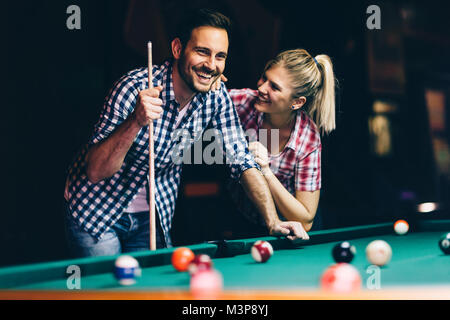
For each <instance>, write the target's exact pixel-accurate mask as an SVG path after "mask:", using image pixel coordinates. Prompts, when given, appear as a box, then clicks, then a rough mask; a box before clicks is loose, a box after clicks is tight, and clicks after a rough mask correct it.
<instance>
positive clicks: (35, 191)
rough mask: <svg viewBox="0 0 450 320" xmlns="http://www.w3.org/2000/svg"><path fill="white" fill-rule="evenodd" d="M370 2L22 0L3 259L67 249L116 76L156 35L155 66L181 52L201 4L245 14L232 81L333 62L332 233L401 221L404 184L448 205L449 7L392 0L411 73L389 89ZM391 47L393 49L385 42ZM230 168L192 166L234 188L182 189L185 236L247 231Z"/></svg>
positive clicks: (181, 231)
mask: <svg viewBox="0 0 450 320" xmlns="http://www.w3.org/2000/svg"><path fill="white" fill-rule="evenodd" d="M72 4H76V5H78V6H79V7H80V8H81V14H82V25H81V30H68V29H67V28H66V19H67V17H68V15H67V14H66V8H67V7H68V6H69V5H72ZM369 4H371V3H369V2H366V1H352V2H346V3H345V6H344V5H342V4H341V3H340V2H336V1H322V2H320V3H317V2H311V1H288V0H278V1H268V0H250V1H237V0H222V1H189V2H187V1H174V0H168V1H162V0H154V1H137V0H134V1H132V0H131V1H114V2H112V1H106V0H99V1H95V2H94V1H86V0H82V1H65V0H63V1H44V0H42V1H25V2H20V3H9V4H8V7H7V12H8V20H7V43H8V45H7V49H6V54H7V60H6V61H7V64H6V68H5V69H6V70H7V77H6V80H7V82H8V86H7V100H6V104H5V105H4V107H3V109H2V111H3V116H4V118H3V125H2V133H3V134H4V135H3V136H4V137H5V139H4V146H5V149H4V150H5V151H4V153H3V157H2V164H3V166H2V168H3V169H4V171H5V174H4V177H5V179H4V180H3V181H4V182H3V184H2V199H3V201H2V203H3V208H2V209H1V212H2V215H1V219H2V220H1V221H2V222H1V223H0V243H1V252H2V256H1V258H0V264H2V265H8V264H19V263H29V262H35V261H45V260H55V259H63V258H66V257H67V248H66V246H65V242H64V229H63V216H62V211H61V201H62V192H63V186H64V180H65V170H66V168H67V166H68V165H69V163H70V161H71V159H72V157H73V156H74V154H75V152H76V150H77V149H78V148H79V147H80V146H81V145H82V144H83V143H85V142H86V140H87V139H88V137H89V135H90V134H91V131H92V128H93V125H94V123H95V122H96V121H97V117H98V114H99V112H100V109H101V107H102V103H103V99H104V97H105V96H106V94H107V92H108V90H109V89H110V88H111V86H112V84H113V83H114V81H115V80H117V79H118V78H119V77H120V76H121V75H122V74H124V73H125V72H127V71H129V70H131V69H133V68H136V67H139V66H143V65H145V64H146V55H145V43H146V41H148V40H152V41H154V43H155V45H154V62H155V63H156V62H162V61H163V60H164V59H165V58H166V57H167V56H168V55H169V53H170V51H169V41H170V40H171V33H172V32H173V27H174V23H175V22H174V21H176V20H177V19H178V18H179V17H180V16H181V15H182V14H183V13H184V12H185V9H186V8H187V7H192V6H196V7H204V6H206V7H212V8H216V9H219V10H220V11H222V12H223V13H225V14H227V15H228V16H230V17H231V18H232V19H233V21H234V28H235V30H234V33H233V38H232V42H231V47H230V55H229V59H228V61H227V67H226V72H225V73H226V75H227V77H228V78H229V82H228V84H227V85H228V87H229V88H240V87H252V88H255V84H256V81H257V79H258V77H259V76H260V72H261V71H262V68H263V66H264V64H265V62H266V61H267V60H268V59H269V58H271V57H272V56H273V55H274V54H275V53H276V52H278V51H280V50H284V49H288V48H296V47H303V48H306V49H307V50H308V51H310V52H311V53H312V54H314V55H317V54H320V53H326V54H328V55H329V56H331V57H332V59H333V62H334V66H335V72H336V76H337V78H338V80H339V90H338V96H337V102H338V103H337V116H338V117H337V130H336V131H335V132H333V133H332V134H331V135H329V136H326V137H323V141H322V142H323V156H322V166H323V171H322V174H323V175H322V178H323V189H322V196H321V203H320V214H321V216H322V227H324V228H331V227H339V226H347V225H356V224H363V223H374V222H380V221H390V220H392V219H393V218H394V217H395V216H396V215H398V214H399V213H398V212H397V211H396V210H397V207H399V206H400V204H399V194H401V192H402V190H412V191H414V192H415V193H416V196H417V199H423V200H426V199H441V200H442V199H446V198H447V195H448V183H447V182H446V180H445V179H444V180H441V179H440V178H439V175H438V174H436V170H435V169H436V168H435V166H434V160H433V158H432V157H431V154H432V151H431V150H432V147H431V143H430V135H429V124H428V122H427V109H426V101H425V96H424V90H425V88H426V87H432V88H438V89H439V90H443V91H444V92H446V94H447V97H449V95H448V92H449V74H450V66H449V63H448V59H447V57H448V56H449V51H450V50H449V43H450V40H449V33H448V22H447V19H446V17H445V15H444V14H443V12H445V10H441V9H442V5H441V6H439V5H440V4H439V5H438V4H436V5H432V4H433V2H427V4H425V5H424V4H420V3H419V2H412V3H411V2H396V3H395V4H392V3H390V2H389V3H388V2H380V7H381V10H382V16H383V17H384V19H387V20H383V23H384V22H386V21H387V22H389V21H394V20H395V21H397V27H396V28H397V29H396V31H395V32H397V33H398V34H399V35H401V37H400V41H399V43H400V45H401V51H402V57H401V58H402V60H401V61H402V62H401V68H402V70H403V72H404V77H405V82H404V84H403V88H404V91H403V93H390V92H385V93H383V92H379V91H374V90H372V88H371V85H370V83H371V81H370V72H369V71H370V63H369V62H370V60H369V56H370V53H371V52H372V51H370V50H375V49H370V50H369V49H368V48H369V47H370V46H369V45H368V43H370V41H371V40H370V38H371V37H373V36H374V34H370V33H371V32H372V33H379V35H380V34H381V33H382V32H387V33H388V34H389V32H391V31H390V30H391V29H389V28H387V26H389V25H390V24H389V23H386V28H387V29H386V30H383V29H382V30H381V31H368V29H367V27H366V19H367V14H366V8H367V6H368V5H369ZM439 8H441V9H439ZM385 13H386V15H384V14H385ZM382 26H383V24H382ZM445 30H447V31H445ZM379 35H377V36H376V37H378V36H379ZM381 36H383V34H381ZM388 38H389V37H388ZM377 50H378V53H381V52H384V50H385V48H383V47H381V48H379V49H377ZM372 53H373V52H372ZM388 56H389V55H388ZM377 99H384V100H388V101H394V102H395V104H396V105H398V109H397V112H395V113H393V114H391V115H390V116H389V117H390V121H391V123H392V124H393V127H394V128H395V130H394V131H393V137H392V138H393V140H392V141H393V146H394V148H395V150H394V152H393V153H392V155H391V156H390V157H387V158H380V157H377V156H374V155H373V153H371V150H372V148H371V136H370V132H369V124H368V123H369V118H370V117H371V116H372V115H373V109H372V105H373V102H374V101H376V100H377ZM446 101H447V102H446V103H447V104H446V106H448V100H446ZM446 109H447V110H448V108H447V107H446ZM448 114H449V113H448V112H447V115H448ZM446 121H447V122H446V123H447V124H448V118H447V120H446ZM446 132H447V138H448V129H447V131H446ZM447 141H448V140H447ZM224 175H226V170H225V169H224V168H223V167H218V166H210V167H207V166H186V167H185V171H184V174H183V186H186V185H188V184H190V183H192V182H214V183H217V184H218V186H219V190H220V192H219V193H218V194H216V195H213V196H208V197H201V196H200V197H186V195H185V194H184V191H183V190H184V187H183V188H182V191H181V194H180V199H179V202H178V204H177V211H176V217H177V218H176V221H175V222H176V224H175V226H174V232H175V235H174V238H175V239H176V243H177V244H182V243H192V242H197V241H203V240H208V239H212V238H223V237H232V236H233V233H232V232H233V228H235V227H236V224H237V223H240V221H239V217H236V216H235V212H234V211H233V209H232V208H230V207H227V206H225V205H224V206H218V205H217V203H224V202H218V201H221V200H223V197H224V194H223V188H222V185H221V181H222V177H223V176H224ZM225 204H226V203H225ZM198 221H201V222H202V223H201V224H198V223H197V222H198Z"/></svg>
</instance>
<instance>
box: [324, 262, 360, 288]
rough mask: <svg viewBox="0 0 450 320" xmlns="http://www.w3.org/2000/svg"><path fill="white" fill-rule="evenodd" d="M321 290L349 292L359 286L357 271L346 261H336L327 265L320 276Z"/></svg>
mask: <svg viewBox="0 0 450 320" xmlns="http://www.w3.org/2000/svg"><path fill="white" fill-rule="evenodd" d="M320 287H321V288H322V290H325V291H330V292H336V293H349V292H353V291H356V290H359V289H360V288H361V275H360V274H359V271H358V270H357V269H356V268H355V267H354V266H352V265H351V264H348V263H344V262H342V263H337V264H334V265H332V266H330V267H328V268H327V269H326V270H325V272H324V273H323V274H322V276H321V278H320Z"/></svg>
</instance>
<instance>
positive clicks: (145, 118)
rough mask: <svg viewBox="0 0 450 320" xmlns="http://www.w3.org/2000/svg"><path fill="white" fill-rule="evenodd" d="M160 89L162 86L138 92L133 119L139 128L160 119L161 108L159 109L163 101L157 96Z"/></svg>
mask: <svg viewBox="0 0 450 320" xmlns="http://www.w3.org/2000/svg"><path fill="white" fill-rule="evenodd" d="M162 89H163V88H162V86H158V87H155V88H149V89H145V90H142V91H140V92H139V95H138V99H137V103H136V108H135V109H134V112H133V117H134V120H135V121H136V123H137V124H138V125H139V126H140V127H144V126H146V125H148V124H149V123H150V121H153V120H156V119H159V118H160V117H161V113H162V112H163V108H162V107H161V106H162V104H163V101H162V100H161V99H160V98H159V94H160V93H161V91H162Z"/></svg>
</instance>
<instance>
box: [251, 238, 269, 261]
mask: <svg viewBox="0 0 450 320" xmlns="http://www.w3.org/2000/svg"><path fill="white" fill-rule="evenodd" d="M251 253H252V257H253V260H255V261H256V262H266V261H267V260H269V258H270V257H271V256H272V255H273V248H272V245H271V244H270V243H269V242H267V241H263V240H258V241H256V242H255V243H254V244H253V246H252V250H251Z"/></svg>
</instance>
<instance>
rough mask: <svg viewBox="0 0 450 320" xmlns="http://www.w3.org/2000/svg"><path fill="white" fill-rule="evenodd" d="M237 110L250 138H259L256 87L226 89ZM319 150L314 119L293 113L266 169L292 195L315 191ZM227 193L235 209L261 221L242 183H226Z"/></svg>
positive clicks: (261, 119) (259, 113)
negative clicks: (283, 139)
mask: <svg viewBox="0 0 450 320" xmlns="http://www.w3.org/2000/svg"><path fill="white" fill-rule="evenodd" d="M229 94H230V97H231V99H232V100H233V103H234V105H235V108H236V110H237V112H238V114H239V118H240V121H241V123H242V127H243V129H244V131H245V133H246V135H247V137H248V138H249V140H250V141H260V142H262V137H260V136H259V130H260V129H261V128H262V122H263V117H264V114H263V113H261V112H258V111H257V110H256V109H255V107H254V104H255V101H256V98H257V91H256V90H251V89H233V90H230V92H229ZM321 150H322V144H321V142H320V133H319V131H318V129H317V126H316V125H315V123H314V121H312V119H311V118H310V117H309V116H308V115H307V114H306V113H304V112H302V111H301V112H299V113H298V114H297V119H296V121H295V127H294V130H293V131H292V133H291V136H290V138H289V141H288V142H287V143H286V146H285V147H284V149H283V151H282V152H281V153H280V154H275V155H274V154H270V150H268V151H269V164H270V169H271V170H272V172H273V173H274V174H275V176H276V177H277V178H278V180H279V181H280V182H281V184H283V186H284V187H285V188H286V190H288V191H289V193H291V194H292V195H295V191H316V190H319V189H320V188H321V170H320V169H321V168H320V165H321V164H320V161H321ZM228 187H229V190H230V192H231V197H232V198H233V200H234V201H235V202H236V204H237V206H238V208H239V211H241V213H243V214H244V216H246V217H247V218H249V219H250V220H252V221H253V222H258V223H259V224H261V225H264V221H263V219H262V217H261V215H260V214H259V213H258V211H257V209H256V207H255V206H254V205H253V203H251V202H250V201H248V198H247V196H246V195H245V192H244V191H243V189H242V186H241V185H240V184H238V183H235V182H234V181H230V183H229V184H228Z"/></svg>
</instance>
